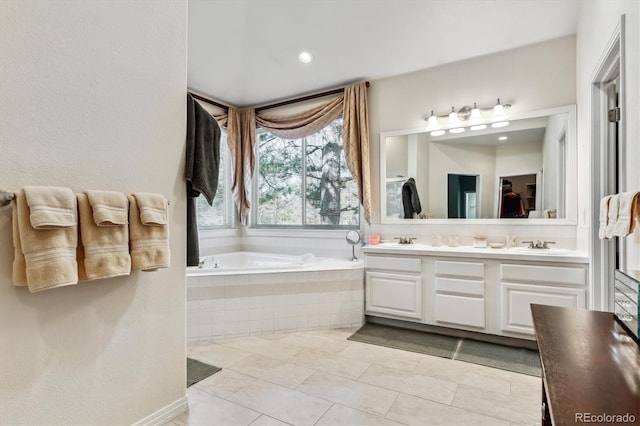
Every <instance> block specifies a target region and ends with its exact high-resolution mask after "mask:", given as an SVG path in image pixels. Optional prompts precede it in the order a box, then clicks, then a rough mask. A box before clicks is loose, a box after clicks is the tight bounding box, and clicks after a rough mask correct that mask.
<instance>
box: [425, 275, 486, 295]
mask: <svg viewBox="0 0 640 426" xmlns="http://www.w3.org/2000/svg"><path fill="white" fill-rule="evenodd" d="M436 291H437V292H439V293H461V294H469V295H473V296H484V281H480V280H463V279H461V278H442V277H436Z"/></svg>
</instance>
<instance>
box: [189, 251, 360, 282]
mask: <svg viewBox="0 0 640 426" xmlns="http://www.w3.org/2000/svg"><path fill="white" fill-rule="evenodd" d="M202 260H204V262H203V265H202V267H199V266H189V267H188V268H187V276H188V277H189V276H200V275H228V274H237V273H243V274H245V273H246V274H256V273H258V274H259V273H269V272H295V271H301V270H306V271H327V270H340V269H361V268H362V267H363V265H362V261H358V262H352V261H350V260H347V259H331V258H323V257H315V255H313V254H312V253H305V254H303V255H301V256H295V255H286V254H272V253H258V252H248V251H239V252H233V253H225V254H218V255H212V256H205V257H203V258H202Z"/></svg>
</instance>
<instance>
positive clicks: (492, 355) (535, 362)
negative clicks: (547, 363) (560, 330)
mask: <svg viewBox="0 0 640 426" xmlns="http://www.w3.org/2000/svg"><path fill="white" fill-rule="evenodd" d="M453 359H455V360H459V361H465V362H471V363H474V364H480V365H485V366H487V367H493V368H499V369H501V370H508V371H513V372H515V373H522V374H528V375H529V376H536V377H542V367H541V366H540V356H539V354H538V351H534V350H531V349H526V348H515V347H511V346H504V345H498V344H494V343H487V342H480V341H477V340H470V339H462V343H461V344H460V347H459V348H458V352H457V353H456V355H455V357H454V358H453Z"/></svg>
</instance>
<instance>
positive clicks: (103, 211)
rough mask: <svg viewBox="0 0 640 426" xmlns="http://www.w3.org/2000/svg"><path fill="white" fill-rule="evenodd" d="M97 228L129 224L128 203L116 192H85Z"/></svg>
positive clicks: (124, 197) (125, 198) (123, 196)
mask: <svg viewBox="0 0 640 426" xmlns="http://www.w3.org/2000/svg"><path fill="white" fill-rule="evenodd" d="M85 194H86V197H87V199H88V200H89V204H90V205H91V212H92V215H93V221H94V222H95V224H96V225H97V226H113V225H125V226H126V225H128V224H129V201H128V200H127V197H126V196H125V195H124V194H123V193H121V192H117V191H85Z"/></svg>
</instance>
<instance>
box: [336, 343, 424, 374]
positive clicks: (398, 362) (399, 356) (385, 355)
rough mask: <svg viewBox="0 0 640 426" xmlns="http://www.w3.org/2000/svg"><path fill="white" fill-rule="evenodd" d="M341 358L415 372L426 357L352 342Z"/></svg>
mask: <svg viewBox="0 0 640 426" xmlns="http://www.w3.org/2000/svg"><path fill="white" fill-rule="evenodd" d="M339 355H340V356H343V357H347V358H351V359H357V360H360V361H365V362H369V363H371V364H378V365H383V366H385V367H390V368H397V369H400V370H407V371H413V370H414V369H415V368H416V366H417V365H418V363H419V362H420V359H422V357H424V355H421V354H417V353H415V352H407V351H402V350H399V349H392V348H386V347H383V346H376V345H369V344H366V343H360V342H352V344H351V346H349V347H347V348H345V349H344V350H343V351H342V352H340V353H339Z"/></svg>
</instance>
